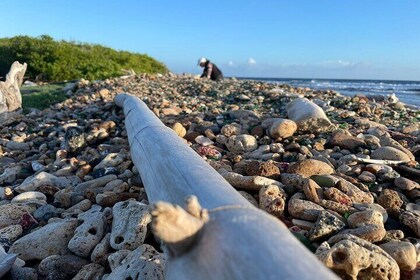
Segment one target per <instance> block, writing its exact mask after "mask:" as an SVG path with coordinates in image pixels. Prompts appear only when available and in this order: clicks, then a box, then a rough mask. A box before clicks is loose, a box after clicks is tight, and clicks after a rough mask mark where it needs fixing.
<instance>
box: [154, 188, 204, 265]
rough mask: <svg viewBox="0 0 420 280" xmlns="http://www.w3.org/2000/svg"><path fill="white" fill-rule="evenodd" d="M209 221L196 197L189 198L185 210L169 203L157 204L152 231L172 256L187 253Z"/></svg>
mask: <svg viewBox="0 0 420 280" xmlns="http://www.w3.org/2000/svg"><path fill="white" fill-rule="evenodd" d="M207 221H208V212H207V210H206V209H202V208H201V206H200V203H199V202H198V199H197V197H196V196H188V197H187V199H186V205H185V209H183V208H182V207H180V206H179V205H174V204H171V203H167V202H162V201H160V202H157V203H156V204H155V205H154V206H153V208H152V231H153V233H154V235H155V236H156V237H158V238H159V239H160V240H162V241H163V242H164V244H165V245H166V249H167V251H168V254H169V255H170V256H173V257H175V256H179V255H182V254H183V253H185V252H187V251H188V250H189V249H190V248H191V247H192V246H193V244H194V242H195V241H196V240H197V237H198V236H199V232H200V231H201V229H202V228H203V226H204V224H205V223H206V222H207Z"/></svg>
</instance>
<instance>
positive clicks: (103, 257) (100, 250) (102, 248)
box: [90, 233, 112, 266]
mask: <svg viewBox="0 0 420 280" xmlns="http://www.w3.org/2000/svg"><path fill="white" fill-rule="evenodd" d="M110 237H111V233H107V234H106V235H105V236H104V238H102V240H101V241H100V242H99V243H98V244H97V245H96V246H95V248H94V249H93V251H92V254H91V255H90V260H91V261H92V262H94V263H98V264H101V265H104V266H106V264H107V263H108V256H109V255H110V254H111V251H112V248H111V244H110Z"/></svg>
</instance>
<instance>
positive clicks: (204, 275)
mask: <svg viewBox="0 0 420 280" xmlns="http://www.w3.org/2000/svg"><path fill="white" fill-rule="evenodd" d="M115 103H116V104H117V105H118V106H120V107H123V108H124V113H125V116H126V120H125V125H126V129H127V134H128V140H129V142H130V150H131V156H132V159H133V161H134V163H135V165H136V166H137V168H138V170H139V172H140V175H141V178H142V181H143V183H144V186H145V189H146V192H147V195H148V198H149V200H150V202H151V203H155V206H154V210H153V212H152V215H153V216H154V219H153V222H152V227H153V229H154V232H155V235H156V236H157V237H159V238H160V239H161V240H162V241H164V243H166V244H167V250H166V253H167V254H168V257H169V261H168V263H167V266H166V278H167V279H337V277H336V276H335V275H334V274H333V273H332V272H331V271H329V270H328V269H327V268H325V266H324V265H323V264H322V263H321V262H319V261H318V259H317V258H316V257H315V256H314V255H313V254H312V253H311V252H309V251H308V250H307V249H306V248H305V247H304V246H303V245H302V244H301V243H300V242H299V241H298V240H297V239H296V238H295V237H294V236H293V235H292V234H291V233H290V232H289V230H288V229H287V228H286V227H285V226H284V225H283V224H282V223H281V222H280V221H279V220H278V219H276V218H274V217H272V216H270V215H269V214H267V213H265V212H263V211H261V210H259V209H257V208H255V207H254V206H252V205H251V204H250V203H249V202H248V201H247V200H245V199H244V198H243V197H242V196H241V195H240V194H239V193H238V192H237V191H235V190H234V189H233V187H232V186H230V185H229V183H228V182H227V181H226V180H225V179H223V177H222V176H221V175H220V174H218V173H217V172H216V171H215V170H213V169H212V168H211V167H210V166H209V165H208V164H207V163H206V162H205V161H204V160H203V159H202V158H201V157H200V156H199V155H198V154H196V153H195V152H194V151H193V150H192V149H190V148H189V147H188V146H187V145H186V144H185V143H184V142H183V141H182V140H181V139H180V138H179V137H178V136H177V135H176V134H175V132H173V131H172V130H171V129H170V128H167V127H166V126H165V125H164V124H163V123H162V122H161V121H160V120H159V119H158V118H157V117H156V116H155V115H154V114H153V113H152V112H151V111H150V110H149V109H148V107H147V106H146V104H144V103H143V102H142V101H140V100H139V99H138V98H136V97H133V96H130V95H128V94H119V95H117V97H116V98H115ZM190 195H194V196H196V197H197V199H196V198H194V197H190ZM186 197H189V199H188V201H187V203H186V207H185V210H184V209H182V208H181V207H179V206H175V205H173V204H177V205H184V200H185V198H186ZM159 201H164V202H159ZM198 201H199V202H200V204H201V205H200V204H199V203H198ZM201 207H203V208H204V209H202V208H201Z"/></svg>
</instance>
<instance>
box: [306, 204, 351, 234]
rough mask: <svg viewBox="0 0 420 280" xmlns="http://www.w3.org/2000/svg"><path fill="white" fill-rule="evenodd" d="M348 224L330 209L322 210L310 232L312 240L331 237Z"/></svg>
mask: <svg viewBox="0 0 420 280" xmlns="http://www.w3.org/2000/svg"><path fill="white" fill-rule="evenodd" d="M345 226H346V224H345V223H344V222H342V221H341V220H340V219H338V218H337V217H336V216H335V215H332V214H331V213H329V212H328V211H322V212H321V213H320V215H319V216H318V219H317V220H316V222H315V225H314V226H313V227H312V228H311V230H310V231H309V233H308V238H309V240H310V241H311V242H318V241H321V240H325V239H327V238H329V237H330V236H331V235H333V234H335V233H337V232H339V231H340V230H341V229H343V228H344V227H345Z"/></svg>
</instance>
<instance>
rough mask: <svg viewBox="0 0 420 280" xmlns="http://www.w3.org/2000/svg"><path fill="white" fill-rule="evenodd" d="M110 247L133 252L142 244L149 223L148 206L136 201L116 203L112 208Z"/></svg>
mask: <svg viewBox="0 0 420 280" xmlns="http://www.w3.org/2000/svg"><path fill="white" fill-rule="evenodd" d="M112 215H113V217H114V218H113V221H112V229H111V239H110V244H111V247H112V248H114V249H115V250H121V249H129V250H134V249H135V248H137V247H138V246H139V245H141V244H143V242H144V239H145V238H146V234H147V225H148V224H149V223H150V222H151V215H150V213H149V206H148V205H146V204H143V203H141V202H138V201H133V200H127V201H124V202H118V203H117V204H115V205H114V207H112Z"/></svg>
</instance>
